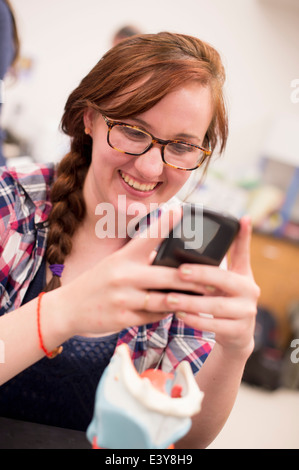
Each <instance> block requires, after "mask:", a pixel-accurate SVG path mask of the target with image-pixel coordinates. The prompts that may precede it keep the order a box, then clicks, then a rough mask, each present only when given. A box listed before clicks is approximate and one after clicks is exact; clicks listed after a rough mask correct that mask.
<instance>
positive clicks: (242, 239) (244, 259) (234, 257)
mask: <svg viewBox="0 0 299 470" xmlns="http://www.w3.org/2000/svg"><path fill="white" fill-rule="evenodd" d="M240 225H241V226H240V231H239V233H238V235H237V237H236V239H235V240H234V242H233V244H232V246H231V249H230V263H229V269H230V270H231V271H235V272H237V273H239V274H244V275H252V270H251V264H250V243H251V232H252V228H251V219H250V217H249V216H244V217H242V218H241V220H240Z"/></svg>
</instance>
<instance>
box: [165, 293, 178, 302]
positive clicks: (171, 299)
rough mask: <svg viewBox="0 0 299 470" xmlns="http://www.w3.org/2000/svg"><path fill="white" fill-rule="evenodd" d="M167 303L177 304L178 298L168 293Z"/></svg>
mask: <svg viewBox="0 0 299 470" xmlns="http://www.w3.org/2000/svg"><path fill="white" fill-rule="evenodd" d="M167 303H169V304H178V303H179V299H178V298H177V297H176V296H175V295H173V294H170V295H168V297H167Z"/></svg>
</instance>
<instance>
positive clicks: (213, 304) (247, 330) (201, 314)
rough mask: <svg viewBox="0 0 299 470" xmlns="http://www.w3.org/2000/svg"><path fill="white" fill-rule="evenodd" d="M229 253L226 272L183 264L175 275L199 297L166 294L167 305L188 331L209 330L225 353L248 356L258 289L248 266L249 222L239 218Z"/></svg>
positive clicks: (251, 347) (251, 344)
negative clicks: (181, 320) (236, 232)
mask: <svg viewBox="0 0 299 470" xmlns="http://www.w3.org/2000/svg"><path fill="white" fill-rule="evenodd" d="M240 222H241V228H240V231H239V234H238V236H237V237H236V239H235V241H234V243H233V245H232V247H231V250H230V259H229V264H228V270H224V269H222V268H219V267H214V266H206V265H199V264H188V265H187V264H184V265H181V266H180V268H179V269H178V276H179V277H180V278H181V279H184V280H185V281H186V288H187V289H188V290H192V291H195V292H198V293H201V294H203V295H185V294H178V293H170V294H168V298H167V301H168V304H169V305H171V306H172V307H174V308H173V310H174V311H176V315H177V316H178V317H180V318H182V319H183V321H184V322H185V323H186V324H188V325H189V326H191V327H192V328H195V329H198V330H203V331H211V332H213V333H214V334H215V341H216V343H217V344H218V345H219V346H221V347H222V348H223V349H224V350H225V351H226V352H232V353H235V352H239V353H243V354H244V355H245V357H249V355H250V354H251V352H252V350H253V347H254V328H255V317H256V313H257V301H258V298H259V294H260V289H259V287H258V286H257V285H256V283H255V282H254V279H253V275H252V271H251V266H250V238H251V222H250V219H249V218H247V217H243V218H242V219H241V221H240Z"/></svg>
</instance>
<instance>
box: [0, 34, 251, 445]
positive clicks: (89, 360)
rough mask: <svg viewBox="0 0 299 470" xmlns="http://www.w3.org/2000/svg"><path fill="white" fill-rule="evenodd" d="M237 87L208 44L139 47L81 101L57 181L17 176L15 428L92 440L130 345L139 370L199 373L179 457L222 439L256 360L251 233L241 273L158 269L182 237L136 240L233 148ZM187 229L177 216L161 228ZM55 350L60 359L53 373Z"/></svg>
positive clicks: (114, 58) (120, 54)
mask: <svg viewBox="0 0 299 470" xmlns="http://www.w3.org/2000/svg"><path fill="white" fill-rule="evenodd" d="M223 83H224V70H223V66H222V63H221V60H220V57H219V54H218V53H217V52H216V51H215V50H214V49H213V48H212V47H211V46H209V45H208V44H206V43H204V42H202V41H200V40H199V39H196V38H193V37H189V36H186V35H179V34H170V33H159V34H154V35H141V36H136V37H133V38H131V39H128V40H126V41H123V42H121V43H120V44H118V45H117V46H115V47H114V48H112V49H111V50H110V51H108V52H107V53H106V54H105V56H104V57H103V58H102V59H101V60H100V61H99V62H98V64H97V65H96V66H95V67H94V68H93V70H91V72H90V73H89V74H88V75H87V76H86V77H85V78H84V79H83V80H82V82H81V83H80V85H79V86H78V87H77V89H76V90H75V91H74V92H73V93H72V94H71V95H70V97H69V99H68V101H67V103H66V107H65V112H64V116H63V118H62V128H63V130H64V132H65V133H66V134H68V135H69V136H70V137H71V150H70V153H69V154H67V155H66V156H65V158H64V159H63V160H62V161H61V163H60V164H59V167H58V169H57V173H55V172H54V171H53V168H52V167H51V166H46V167H45V166H38V167H35V168H33V169H32V170H31V171H30V172H28V173H22V174H20V173H16V172H14V171H12V170H9V171H8V170H4V171H3V175H2V186H1V206H0V207H1V213H2V217H1V236H2V256H1V306H2V310H1V313H2V314H4V313H7V314H6V315H3V316H2V317H1V318H0V332H1V340H2V344H3V345H5V361H3V364H1V366H0V371H1V383H2V384H3V385H2V386H1V388H0V409H1V413H0V414H2V416H12V417H15V418H21V419H27V420H30V421H37V422H41V423H47V424H53V425H58V426H63V427H70V428H74V429H83V430H85V429H86V427H87V425H88V424H89V422H90V420H91V416H92V411H93V404H94V394H95V389H96V386H97V384H98V381H99V379H100V376H101V374H102V372H103V370H104V368H105V367H106V365H107V364H108V363H109V360H110V358H111V356H112V354H113V351H114V349H115V346H116V345H117V344H121V343H123V342H126V343H127V344H128V345H129V347H130V350H131V352H132V359H133V360H134V363H135V366H136V368H137V370H138V372H142V371H143V370H145V369H147V368H151V367H156V366H157V365H158V364H159V367H161V368H162V369H163V370H167V371H171V370H173V369H174V368H175V367H176V366H177V365H178V363H179V362H180V361H182V360H184V359H185V360H188V361H189V362H190V364H191V367H192V369H193V371H194V373H195V374H196V378H197V382H198V385H199V387H200V388H201V390H202V391H203V392H204V393H205V398H204V401H203V407H202V411H201V413H200V414H199V415H198V416H197V417H195V418H194V422H193V426H192V429H191V431H190V432H189V434H188V435H187V436H186V437H185V438H184V439H183V440H181V441H180V442H179V443H177V446H178V447H179V446H183V447H189V448H191V447H195V448H199V447H206V446H207V445H208V444H209V443H210V442H211V441H212V440H213V439H214V438H215V436H216V435H217V434H218V432H219V431H220V429H221V428H222V426H223V424H224V423H225V421H226V419H227V417H228V415H229V412H230V410H231V408H232V406H233V403H234V400H235V397H236V394H237V391H238V387H239V384H240V380H241V377H242V373H243V369H244V365H245V363H246V360H247V358H248V356H249V355H250V354H251V352H252V349H253V333H254V325H255V314H256V304H257V299H258V295H259V289H258V287H257V286H256V284H255V283H254V280H253V277H252V273H251V269H250V260H249V244H250V222H249V220H248V219H247V218H243V219H242V220H241V230H240V233H239V235H238V237H237V239H236V241H235V242H234V245H233V248H232V250H231V256H230V265H229V268H228V270H227V271H224V270H223V269H219V268H218V267H210V266H202V265H182V266H181V267H180V268H179V269H174V268H167V267H159V266H153V265H151V263H152V259H153V252H154V250H155V249H156V248H157V246H158V245H159V243H160V242H161V241H162V239H163V236H167V233H168V232H167V231H166V232H165V230H164V232H163V230H161V231H159V237H158V238H157V237H151V236H140V235H139V236H138V235H137V236H136V237H134V238H133V239H130V237H129V236H128V235H127V231H126V229H127V228H128V226H129V224H130V222H131V221H132V219H133V213H134V212H132V207H133V208H134V207H135V206H134V205H136V204H139V206H140V205H141V204H142V206H143V207H145V208H146V212H150V211H151V208H152V207H153V205H162V204H163V203H166V202H167V201H169V200H170V199H171V198H172V197H173V196H174V195H175V194H176V193H177V192H178V191H179V190H180V189H181V188H182V186H183V185H184V184H185V183H186V181H187V179H188V178H189V176H190V174H191V173H192V171H195V170H196V169H197V168H198V167H200V166H201V165H206V164H207V163H208V161H209V158H210V156H211V154H212V152H213V150H214V149H215V148H216V147H218V148H219V149H220V151H221V150H223V149H224V147H225V143H226V139H227V117H226V112H225V106H224V102H223V95H222V87H223ZM50 188H51V192H50ZM120 196H121V203H120ZM107 207H108V208H109V210H111V209H113V210H112V211H110V213H112V214H113V216H112V219H113V220H112V222H113V224H112V225H113V227H114V234H116V235H115V236H113V234H112V235H110V236H109V237H106V238H105V237H104V238H103V237H101V236H100V235H99V232H98V231H97V230H96V227H97V224H98V222H99V219H100V218H99V213H100V212H99V209H98V208H100V211H101V209H103V208H107ZM103 213H104V212H101V214H102V215H103ZM180 216H181V213H180V210H179V208H175V209H172V210H170V211H162V215H161V217H160V218H159V219H158V220H157V221H154V222H152V223H154V224H161V226H162V225H163V223H164V221H165V220H167V221H168V218H169V217H170V219H171V220H172V223H175V221H178V220H179V218H180ZM110 222H111V218H110V220H108V223H109V224H110ZM166 225H167V224H166ZM151 226H152V225H151ZM170 227H171V225H170ZM120 233H121V236H120V235H119V234H120ZM124 233H125V235H124ZM45 284H46V288H45ZM160 289H173V290H175V289H181V290H184V291H186V290H187V291H188V290H190V291H193V292H197V293H199V294H204V295H187V294H178V293H174V292H170V293H167V294H166V293H163V292H160V291H159V290H160ZM43 291H46V293H45V294H42V295H40V293H41V292H43ZM198 312H202V313H205V314H208V315H202V316H200V315H198ZM60 345H62V346H63V350H62V352H61V348H60V349H59V350H57V349H56V348H59V347H60ZM52 351H54V352H53V356H55V355H56V354H57V353H59V352H61V353H60V354H57V355H56V357H54V358H53V359H51V360H49V358H48V357H45V354H47V355H48V356H51V353H52Z"/></svg>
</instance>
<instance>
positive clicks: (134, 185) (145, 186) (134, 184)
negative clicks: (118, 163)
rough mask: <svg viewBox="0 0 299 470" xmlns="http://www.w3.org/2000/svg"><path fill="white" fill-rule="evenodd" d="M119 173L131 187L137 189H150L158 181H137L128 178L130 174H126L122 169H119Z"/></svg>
mask: <svg viewBox="0 0 299 470" xmlns="http://www.w3.org/2000/svg"><path fill="white" fill-rule="evenodd" d="M120 175H121V177H122V179H123V180H124V181H125V182H126V183H127V184H128V185H129V186H131V187H132V188H134V189H138V191H152V190H153V189H154V188H155V187H156V186H157V184H158V183H152V184H145V183H142V184H140V183H138V181H135V180H133V179H132V178H130V176H128V175H126V174H125V173H123V172H122V171H120Z"/></svg>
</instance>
